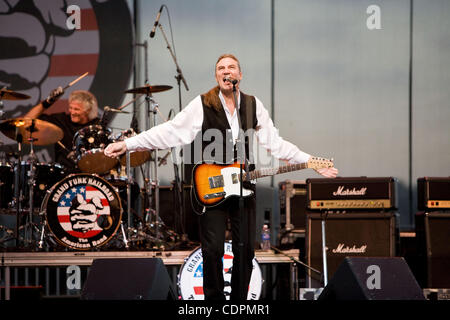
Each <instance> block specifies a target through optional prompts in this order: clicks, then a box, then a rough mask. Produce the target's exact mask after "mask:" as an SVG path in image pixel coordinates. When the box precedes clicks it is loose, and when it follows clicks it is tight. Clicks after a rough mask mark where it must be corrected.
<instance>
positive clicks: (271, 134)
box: [104, 54, 338, 300]
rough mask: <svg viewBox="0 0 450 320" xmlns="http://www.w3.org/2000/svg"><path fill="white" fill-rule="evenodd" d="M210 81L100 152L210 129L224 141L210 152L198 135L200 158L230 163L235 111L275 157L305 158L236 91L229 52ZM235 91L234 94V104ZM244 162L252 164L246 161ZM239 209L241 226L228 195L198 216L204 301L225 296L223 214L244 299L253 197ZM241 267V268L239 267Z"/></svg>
mask: <svg viewBox="0 0 450 320" xmlns="http://www.w3.org/2000/svg"><path fill="white" fill-rule="evenodd" d="M215 80H216V82H217V86H216V87H214V88H212V89H211V90H209V91H208V92H206V93H204V94H202V95H198V96H197V97H196V98H194V100H192V101H191V102H190V103H189V104H188V105H187V106H186V107H185V108H184V109H183V110H182V111H181V112H180V113H178V114H177V115H176V116H175V117H174V119H172V120H171V121H168V122H165V123H163V124H161V125H158V126H155V127H153V128H151V129H149V130H147V131H145V132H142V133H141V134H139V135H137V136H134V137H131V138H129V139H126V140H125V141H121V142H116V143H112V144H110V145H109V146H108V147H107V148H106V149H105V151H104V153H105V155H107V156H110V157H117V156H119V155H121V154H123V153H125V152H126V151H127V150H130V151H133V150H138V149H167V148H171V147H175V146H179V145H184V144H189V143H191V142H192V141H193V140H194V138H195V137H196V135H197V134H201V135H203V136H205V135H209V136H211V132H215V133H216V132H219V133H221V135H222V137H221V139H219V140H220V141H221V142H220V143H221V144H223V145H222V147H223V149H222V150H217V149H219V148H216V150H215V151H214V152H210V151H211V150H210V149H211V148H208V146H209V145H208V144H207V141H210V140H211V139H210V138H209V139H208V138H206V139H204V140H203V145H202V155H200V157H201V158H202V159H203V160H204V161H214V162H221V163H229V162H230V161H232V160H233V159H234V158H236V154H237V141H236V140H237V139H238V135H239V130H240V125H239V120H238V116H237V113H239V115H240V118H241V124H242V130H244V132H247V131H248V130H253V132H254V134H255V135H256V138H257V140H258V142H259V144H260V145H261V146H262V147H264V148H265V149H267V150H270V152H271V153H272V155H273V156H274V157H276V158H279V159H285V160H287V161H289V162H290V163H303V162H307V161H308V159H309V158H310V155H309V154H307V153H305V152H303V151H301V150H299V148H298V147H296V146H295V145H293V144H292V143H290V142H288V141H286V140H284V139H282V138H281V137H280V136H279V135H278V130H277V129H276V128H275V127H274V125H273V122H272V120H271V119H270V117H269V113H268V112H267V110H266V109H265V107H264V105H263V104H262V102H261V101H260V100H259V99H258V98H256V97H255V96H250V95H247V94H245V93H243V92H242V91H241V90H240V84H241V81H242V71H241V66H240V63H239V60H238V59H237V58H236V57H235V56H234V55H232V54H224V55H221V56H220V57H219V58H218V59H217V62H216V64H215ZM234 87H235V89H236V91H235V92H234ZM234 93H236V97H237V104H236V103H235V99H234V97H235V95H234ZM230 131H231V133H230ZM251 141H252V140H250V139H245V150H246V155H250V152H251V150H252V149H253V147H252V145H250V144H251ZM196 156H198V155H196ZM251 158H252V157H251V155H250V157H247V159H251ZM249 161H251V160H249ZM249 165H250V166H252V165H253V164H252V163H251V162H250V163H249ZM317 172H318V173H319V174H321V175H322V176H324V177H336V175H337V173H338V170H337V169H335V168H325V169H318V170H317ZM244 185H245V183H244ZM247 187H248V188H252V190H255V186H254V184H252V183H250V182H248V186H247ZM244 210H245V217H246V219H243V221H244V222H243V226H242V228H241V227H240V225H239V223H240V221H241V219H240V217H241V214H240V208H239V198H229V199H227V200H226V201H225V202H223V203H222V204H220V205H218V206H215V207H211V208H208V209H206V211H205V212H204V213H203V214H202V215H200V216H199V226H200V229H199V230H200V241H201V247H202V253H203V291H204V295H205V299H206V300H225V298H226V297H225V294H224V278H223V264H222V257H223V255H224V242H225V232H226V227H227V219H230V222H231V233H232V249H233V254H234V259H233V268H232V277H231V299H232V300H246V299H247V293H248V287H249V283H250V276H251V273H252V260H253V258H254V251H255V234H256V231H255V221H256V203H255V197H254V196H251V197H247V198H245V200H244ZM241 230H242V231H243V232H241ZM241 264H243V265H241ZM241 269H242V270H243V272H240V270H241Z"/></svg>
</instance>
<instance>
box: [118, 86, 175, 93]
mask: <svg viewBox="0 0 450 320" xmlns="http://www.w3.org/2000/svg"><path fill="white" fill-rule="evenodd" d="M170 89H172V86H165V85H159V86H151V85H145V86H144V87H139V88H133V89H128V90H127V91H125V93H142V94H147V93H156V92H162V91H167V90H170Z"/></svg>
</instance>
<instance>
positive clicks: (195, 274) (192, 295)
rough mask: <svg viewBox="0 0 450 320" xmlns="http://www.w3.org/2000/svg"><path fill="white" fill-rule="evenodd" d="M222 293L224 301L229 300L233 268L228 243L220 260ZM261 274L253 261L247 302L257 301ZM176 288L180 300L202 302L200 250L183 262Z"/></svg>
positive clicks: (229, 244) (230, 247)
mask: <svg viewBox="0 0 450 320" xmlns="http://www.w3.org/2000/svg"><path fill="white" fill-rule="evenodd" d="M222 262H223V277H224V283H225V287H224V292H225V296H226V299H227V300H229V299H230V293H231V270H232V267H233V252H232V246H231V243H230V242H226V243H225V254H224V256H223V258H222ZM262 283H263V279H262V273H261V269H260V267H259V265H258V262H257V261H256V259H253V272H252V276H251V279H250V286H249V290H248V295H247V300H258V299H259V297H260V295H261V289H262ZM178 288H179V292H180V298H181V299H182V300H204V299H205V296H204V293H203V258H202V253H201V248H198V249H196V250H195V251H194V252H193V253H191V254H190V255H189V257H188V258H187V259H186V260H185V262H184V264H183V266H182V267H181V269H180V273H179V274H178Z"/></svg>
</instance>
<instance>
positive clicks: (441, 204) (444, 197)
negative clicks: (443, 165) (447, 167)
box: [417, 177, 450, 211]
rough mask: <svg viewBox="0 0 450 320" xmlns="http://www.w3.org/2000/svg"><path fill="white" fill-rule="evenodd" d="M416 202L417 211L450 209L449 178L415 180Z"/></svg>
mask: <svg viewBox="0 0 450 320" xmlns="http://www.w3.org/2000/svg"><path fill="white" fill-rule="evenodd" d="M417 201H418V203H417V208H418V209H419V211H424V210H443V209H450V177H423V178H419V179H417Z"/></svg>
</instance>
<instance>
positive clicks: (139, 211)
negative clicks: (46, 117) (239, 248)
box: [0, 85, 178, 250]
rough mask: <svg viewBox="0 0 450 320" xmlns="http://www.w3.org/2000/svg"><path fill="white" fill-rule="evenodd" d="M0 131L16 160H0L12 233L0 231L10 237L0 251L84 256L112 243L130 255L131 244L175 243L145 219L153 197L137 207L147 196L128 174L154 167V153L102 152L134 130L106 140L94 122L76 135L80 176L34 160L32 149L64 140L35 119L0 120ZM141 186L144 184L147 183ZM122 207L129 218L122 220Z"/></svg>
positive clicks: (11, 95) (3, 206)
mask: <svg viewBox="0 0 450 320" xmlns="http://www.w3.org/2000/svg"><path fill="white" fill-rule="evenodd" d="M171 88H172V87H170V86H149V85H146V86H144V87H140V88H134V89H130V90H127V91H125V93H132V94H139V95H142V94H144V95H146V96H147V97H149V96H150V97H151V94H152V93H156V92H162V91H166V90H169V89H171ZM29 98H30V97H29V96H27V95H24V94H22V93H18V92H14V91H11V90H5V89H1V93H0V101H1V99H4V100H22V99H29ZM150 100H151V102H153V100H152V98H151V99H150ZM127 105H128V104H127ZM127 105H124V106H122V107H120V108H118V109H114V110H121V109H122V108H124V107H125V106H127ZM109 110H110V109H109ZM105 112H106V108H105ZM121 112H123V111H121ZM0 132H2V133H3V134H4V135H5V136H7V137H8V138H10V139H13V140H15V141H16V142H17V153H15V155H16V156H15V158H16V160H15V161H4V162H3V161H1V162H0V210H1V212H2V213H9V214H15V215H16V229H15V231H14V232H13V231H12V230H11V229H8V228H6V227H3V226H1V228H0V231H2V232H3V234H5V233H7V234H9V237H6V238H5V237H3V238H2V237H0V245H4V246H5V247H7V245H5V243H6V242H8V241H11V240H15V245H16V248H18V247H21V246H24V247H25V248H29V249H32V250H42V249H44V250H45V249H48V250H50V249H55V248H57V247H60V246H61V245H62V246H63V249H75V250H90V249H98V248H100V247H102V246H104V245H106V244H107V243H109V244H108V246H105V247H109V248H111V249H114V248H112V247H113V246H114V245H115V246H116V247H121V248H123V247H125V248H127V249H130V244H131V248H134V247H133V246H137V245H139V246H140V247H144V248H146V249H149V248H150V249H159V250H161V249H165V248H170V246H171V245H172V244H175V242H176V241H177V240H178V235H177V234H176V232H174V231H172V230H170V229H169V228H168V227H166V226H165V225H164V222H163V221H162V220H161V219H160V217H159V215H158V214H157V215H156V217H154V216H150V215H151V214H152V213H154V212H155V210H153V209H152V208H151V207H149V206H152V205H154V206H156V207H157V206H158V202H159V198H158V197H157V196H158V194H157V193H156V194H155V196H156V197H153V195H152V194H150V196H151V197H152V200H150V201H146V199H145V196H144V201H143V202H144V203H146V205H144V206H142V205H141V203H140V198H141V195H142V194H145V195H148V192H147V191H145V188H144V189H141V188H140V187H139V185H138V184H137V182H136V180H135V179H133V177H132V171H131V170H132V168H133V169H134V168H138V167H141V166H143V165H145V164H147V165H150V163H152V162H154V164H155V167H157V164H156V161H158V157H157V155H155V154H154V153H152V152H150V151H136V152H126V154H124V155H123V156H122V157H120V158H110V157H107V156H105V155H104V153H103V151H104V149H105V148H106V146H107V145H108V144H110V143H113V142H117V141H123V140H125V139H127V138H129V137H131V136H134V135H136V132H135V130H133V129H128V130H124V131H121V132H120V133H119V134H113V132H112V130H111V129H109V128H107V127H106V126H105V124H104V123H103V122H100V124H97V125H89V126H86V127H84V128H82V129H80V130H79V131H77V132H76V134H75V135H74V137H73V146H72V152H71V156H72V160H74V162H75V163H76V167H77V168H78V171H79V173H71V174H66V172H65V171H66V170H65V168H64V167H63V166H61V165H60V164H58V163H51V164H50V163H41V162H39V161H38V159H37V157H36V154H35V152H34V146H48V145H52V144H55V143H60V140H61V139H62V138H63V136H64V134H63V131H62V129H61V128H59V127H58V126H56V125H54V124H52V123H50V122H47V121H43V120H39V119H31V118H13V119H7V120H2V121H0ZM22 144H27V145H29V148H30V151H29V154H28V157H27V160H26V161H24V160H23V159H22V153H23V152H22ZM153 152H154V151H153ZM5 159H6V157H5ZM144 180H145V181H146V182H145V183H146V184H149V181H150V179H149V178H145V179H144ZM150 184H151V182H150ZM155 187H156V188H155ZM150 189H155V190H156V191H157V185H155V184H153V185H150ZM150 193H151V192H150ZM125 203H126V208H127V212H126V213H127V214H128V219H126V216H127V215H124V214H123V211H124V207H123V206H122V204H125ZM146 206H147V207H146ZM156 210H157V208H156ZM36 216H39V219H37V218H36ZM36 220H39V222H36ZM124 224H125V225H127V226H128V228H124ZM119 229H120V232H119ZM6 231H8V232H6ZM112 239H115V241H111V240H112ZM49 247H52V248H49Z"/></svg>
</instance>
